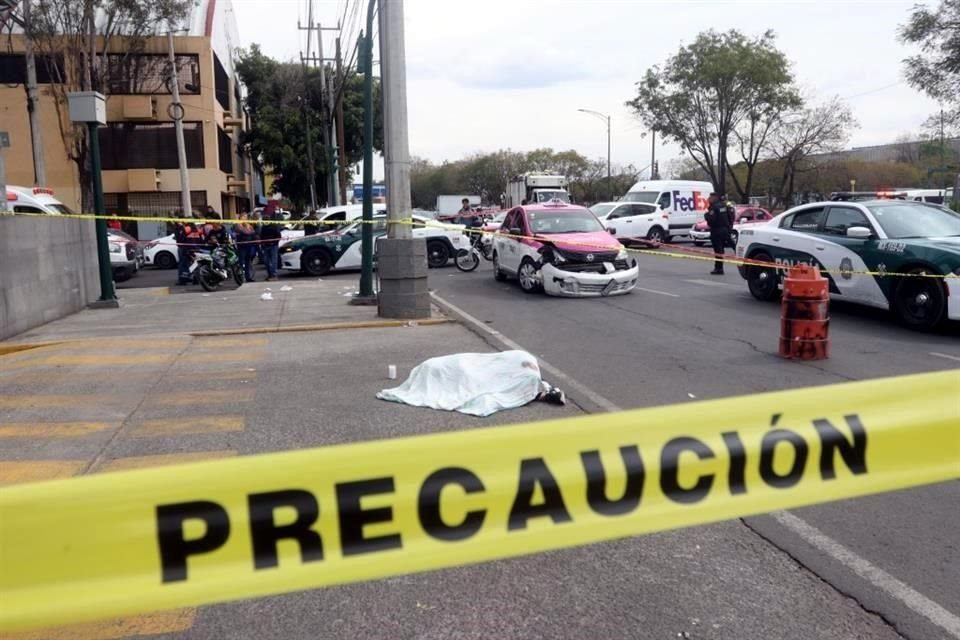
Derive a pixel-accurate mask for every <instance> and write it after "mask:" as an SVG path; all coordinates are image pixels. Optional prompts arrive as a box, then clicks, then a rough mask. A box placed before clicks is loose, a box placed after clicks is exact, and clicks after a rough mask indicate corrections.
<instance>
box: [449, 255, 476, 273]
mask: <svg viewBox="0 0 960 640" xmlns="http://www.w3.org/2000/svg"><path fill="white" fill-rule="evenodd" d="M453 263H454V264H455V265H457V269H460V271H463V272H465V273H466V272H470V271H473V270H474V269H476V268H477V267H479V266H480V256H478V255H477V252H476V251H471V250H470V249H460V250H459V251H457V257H456V258H454V260H453Z"/></svg>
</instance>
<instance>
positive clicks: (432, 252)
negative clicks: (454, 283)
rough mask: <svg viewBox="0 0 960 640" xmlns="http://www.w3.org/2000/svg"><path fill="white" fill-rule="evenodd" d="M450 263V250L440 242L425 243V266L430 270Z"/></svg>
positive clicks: (430, 241)
mask: <svg viewBox="0 0 960 640" xmlns="http://www.w3.org/2000/svg"><path fill="white" fill-rule="evenodd" d="M448 262H450V248H449V247H448V246H447V245H446V244H445V243H444V242H442V241H440V240H429V241H428V242H427V266H428V267H430V268H431V269H437V268H439V267H445V266H447V263H448Z"/></svg>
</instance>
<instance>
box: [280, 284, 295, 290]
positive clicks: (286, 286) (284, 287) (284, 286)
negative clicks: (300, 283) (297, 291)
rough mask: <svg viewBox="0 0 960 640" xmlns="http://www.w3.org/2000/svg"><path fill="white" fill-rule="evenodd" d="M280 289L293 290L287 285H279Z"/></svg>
mask: <svg viewBox="0 0 960 640" xmlns="http://www.w3.org/2000/svg"><path fill="white" fill-rule="evenodd" d="M280 291H293V287H291V286H289V285H283V286H282V287H280Z"/></svg>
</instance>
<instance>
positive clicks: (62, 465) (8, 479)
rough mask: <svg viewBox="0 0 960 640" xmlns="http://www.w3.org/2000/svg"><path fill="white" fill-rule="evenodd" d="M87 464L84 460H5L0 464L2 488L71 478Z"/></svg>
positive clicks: (0, 484) (0, 483) (0, 485)
mask: <svg viewBox="0 0 960 640" xmlns="http://www.w3.org/2000/svg"><path fill="white" fill-rule="evenodd" d="M85 464H86V462H85V461H84V460H4V461H2V462H0V487H2V486H5V485H10V484H23V483H25V482H40V481H41V480H53V479H55V478H69V477H70V476H72V475H75V474H76V473H77V472H78V471H80V469H82V468H83V466H84V465H85Z"/></svg>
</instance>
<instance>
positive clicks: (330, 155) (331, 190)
mask: <svg viewBox="0 0 960 640" xmlns="http://www.w3.org/2000/svg"><path fill="white" fill-rule="evenodd" d="M324 31H336V32H338V33H339V31H340V25H339V24H338V25H337V26H336V27H322V26H317V39H318V41H319V43H320V44H319V53H318V56H319V62H320V77H321V81H322V80H323V78H324V77H325V73H326V71H325V68H326V66H327V62H338V63H339V58H336V59H335V58H325V57H323V32H324ZM338 40H339V38H338ZM333 82H334V78H333V77H332V75H331V77H328V78H327V81H326V82H325V83H324V85H323V86H324V89H325V90H326V92H327V120H326V122H325V124H324V126H325V127H326V126H329V127H330V129H329V131H327V136H326V141H327V142H326V149H327V185H328V186H327V194H328V195H327V197H328V198H329V200H330V204H332V205H335V206H336V205H340V204H343V203H342V202H340V189H339V188H338V184H339V181H338V180H337V159H336V152H337V151H338V150H334V144H333V141H334V140H336V139H337V126H336V121H335V118H334V113H335V111H336V98H335V96H334V91H333Z"/></svg>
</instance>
